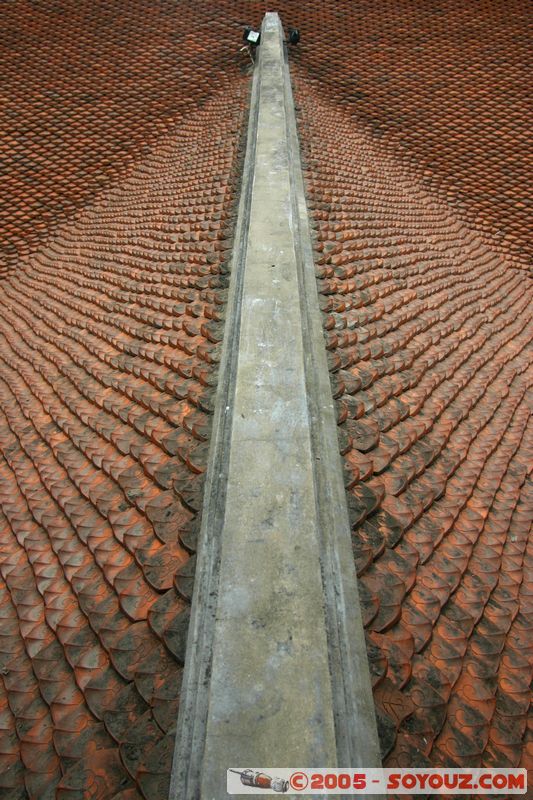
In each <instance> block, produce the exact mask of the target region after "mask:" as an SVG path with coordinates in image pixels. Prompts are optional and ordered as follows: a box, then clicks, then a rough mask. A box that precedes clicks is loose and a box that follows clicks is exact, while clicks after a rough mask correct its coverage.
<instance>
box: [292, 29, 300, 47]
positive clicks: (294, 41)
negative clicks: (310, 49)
mask: <svg viewBox="0 0 533 800" xmlns="http://www.w3.org/2000/svg"><path fill="white" fill-rule="evenodd" d="M299 41H300V31H299V30H298V28H289V44H298V42H299Z"/></svg>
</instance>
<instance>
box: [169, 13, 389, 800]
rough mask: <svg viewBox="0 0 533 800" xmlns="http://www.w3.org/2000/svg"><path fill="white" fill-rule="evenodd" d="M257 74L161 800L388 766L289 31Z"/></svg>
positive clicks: (278, 33)
mask: <svg viewBox="0 0 533 800" xmlns="http://www.w3.org/2000/svg"><path fill="white" fill-rule="evenodd" d="M258 52H259V56H258V60H257V63H256V66H255V69H254V77H253V86H252V98H251V107H250V117H249V123H248V139H247V150H246V159H245V164H244V173H243V180H242V188H241V198H240V205H239V215H238V220H237V229H236V235H235V248H234V252H233V258H232V272H231V286H230V296H229V301H228V308H227V315H226V330H225V336H224V344H223V352H222V360H221V368H220V379H219V386H218V390H217V398H216V406H215V414H214V422H213V432H212V438H211V447H210V456H209V466H208V471H207V480H206V488H205V495H204V505H203V510H202V529H201V535H200V547H199V553H198V563H197V571H196V578H195V590H194V596H193V606H192V618H191V624H190V629H189V639H188V645H187V659H186V665H185V673H184V680H183V686H182V692H181V698H180V712H179V718H178V730H177V735H176V748H175V754H174V765H173V772H172V780H171V790H170V797H171V798H172V800H221V798H223V797H225V796H227V794H226V770H227V769H228V768H231V767H240V768H246V767H250V768H264V767H267V766H269V765H271V766H275V767H335V766H341V767H367V768H370V767H377V766H380V765H381V761H380V755H379V744H378V736H377V729H376V720H375V714H374V704H373V699H372V691H371V684H370V676H369V670H368V663H367V654H366V646H365V638H364V633H363V627H362V622H361V614H360V608H359V598H358V593H357V582H356V575H355V568H354V563H353V557H352V550H351V544H350V526H349V522H348V512H347V507H346V498H345V491H344V483H343V477H342V470H341V463H340V456H339V448H338V440H337V432H336V422H335V415H334V406H333V399H332V393H331V388H330V382H329V374H328V369H327V360H326V350H325V346H324V338H323V332H322V325H321V317H320V311H319V306H318V296H317V288H316V279H315V273H314V264H313V256H312V249H311V239H310V231H309V223H308V217H307V207H306V202H305V195H304V187H303V178H302V171H301V164H300V155H299V143H298V136H297V131H296V119H295V113H294V103H293V98H292V90H291V84H290V76H289V69H288V64H287V58H286V52H285V47H284V37H283V30H282V26H281V22H280V19H279V17H278V15H277V14H275V13H268V14H266V16H265V18H264V21H263V24H262V28H261V45H260V47H259V48H258Z"/></svg>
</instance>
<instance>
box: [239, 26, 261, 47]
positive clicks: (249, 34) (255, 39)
mask: <svg viewBox="0 0 533 800" xmlns="http://www.w3.org/2000/svg"><path fill="white" fill-rule="evenodd" d="M242 38H243V40H244V41H245V42H246V44H247V45H251V46H252V47H257V45H258V44H259V41H260V39H261V31H256V30H254V29H253V28H250V26H249V25H247V26H246V28H245V29H244V33H243V35H242Z"/></svg>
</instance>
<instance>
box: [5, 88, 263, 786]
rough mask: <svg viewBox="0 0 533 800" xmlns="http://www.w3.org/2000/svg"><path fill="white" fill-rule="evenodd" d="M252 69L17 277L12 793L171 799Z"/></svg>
mask: <svg viewBox="0 0 533 800" xmlns="http://www.w3.org/2000/svg"><path fill="white" fill-rule="evenodd" d="M247 97H248V79H247V78H246V77H244V76H243V77H240V78H239V79H238V80H237V81H236V82H235V84H234V86H233V88H232V90H231V92H228V91H227V90H224V92H223V93H218V94H216V95H214V96H213V97H212V98H211V99H210V100H208V101H207V102H206V103H205V105H203V107H202V108H201V109H198V110H197V111H196V112H195V113H194V114H191V115H190V117H189V119H188V121H187V122H186V123H184V124H183V125H182V126H181V127H180V128H179V129H178V130H177V131H176V132H175V133H174V135H172V136H166V137H162V138H161V139H160V140H159V142H158V143H157V146H155V147H153V148H152V150H151V152H150V154H148V155H146V156H145V157H144V159H143V160H142V161H141V162H140V163H139V164H137V166H135V167H134V168H133V169H132V171H131V172H130V174H129V175H128V176H127V177H125V178H123V179H122V181H121V182H119V183H118V184H116V185H115V186H114V187H112V188H109V189H107V190H105V191H104V192H103V193H101V194H100V195H99V197H98V199H97V200H95V201H94V202H93V203H92V204H90V205H88V206H87V207H86V208H85V210H83V211H82V212H79V213H78V214H77V215H76V216H75V217H74V218H73V219H71V220H70V221H67V222H64V223H62V224H61V225H60V226H59V227H58V228H56V230H55V233H54V234H53V235H51V236H49V238H48V239H47V240H46V242H45V243H44V244H42V245H41V247H40V248H39V249H38V250H37V251H36V252H35V253H33V255H31V256H28V257H25V258H24V259H23V260H22V261H21V262H19V268H18V270H17V271H16V272H13V273H11V274H9V275H8V276H7V277H6V278H5V279H4V280H3V281H2V283H1V284H0V509H1V511H0V582H1V586H0V618H1V621H0V795H1V796H2V797H3V798H4V797H5V798H6V799H7V798H9V800H15V798H17V799H18V798H35V800H47V798H57V799H58V800H74V799H75V798H85V797H91V798H106V800H107V798H115V800H134V798H141V797H145V798H150V800H151V798H154V797H166V795H167V793H168V780H169V772H170V767H171V758H172V750H173V741H174V732H175V723H176V718H177V712H178V701H179V689H180V680H181V672H182V667H183V663H184V657H185V643H186V636H187V624H188V616H189V604H190V596H191V591H192V577H191V575H192V574H193V563H194V552H195V548H196V532H197V528H198V524H199V517H198V511H199V509H200V504H201V493H202V480H203V473H204V472H205V468H206V462H207V446H208V431H209V424H210V422H209V414H210V411H211V406H212V401H213V386H214V383H215V381H216V371H217V362H218V358H219V346H220V341H221V337H222V324H223V316H224V305H225V298H226V292H227V284H228V255H229V252H230V249H231V234H232V225H233V220H234V215H235V200H236V196H237V191H238V174H239V169H240V166H239V165H240V158H241V146H242V144H241V140H240V137H239V136H238V135H236V133H235V131H241V130H243V129H244V118H245V113H246V105H247Z"/></svg>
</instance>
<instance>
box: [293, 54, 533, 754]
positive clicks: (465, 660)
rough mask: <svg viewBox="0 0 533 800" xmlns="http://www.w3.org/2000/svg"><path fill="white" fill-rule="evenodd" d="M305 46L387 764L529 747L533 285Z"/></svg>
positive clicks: (307, 127)
mask: <svg viewBox="0 0 533 800" xmlns="http://www.w3.org/2000/svg"><path fill="white" fill-rule="evenodd" d="M302 53H303V51H302ZM355 61H357V58H356V59H355ZM298 63H299V65H300V64H301V67H300V66H299V68H298V71H297V79H296V100H297V103H298V104H299V108H300V125H301V135H302V141H303V146H304V157H305V160H306V164H307V169H306V182H307V191H308V202H309V206H310V210H311V216H312V220H313V223H314V226H315V237H316V238H315V256H316V260H317V273H316V274H317V279H318V281H317V284H318V290H319V292H320V293H321V295H322V309H323V311H324V317H323V320H324V329H325V332H326V347H328V349H329V357H330V361H329V363H330V370H331V380H332V391H333V395H334V397H335V398H336V403H337V408H338V409H339V410H340V411H338V413H337V421H338V426H339V428H338V430H339V442H340V451H341V453H342V455H343V459H344V463H345V476H346V480H345V483H346V488H347V499H348V508H349V511H350V521H351V524H352V530H353V551H354V557H355V561H356V566H357V570H358V575H359V581H360V583H359V586H360V595H361V603H362V611H363V620H364V624H365V626H366V627H367V631H368V645H369V646H368V654H369V662H370V667H371V673H372V676H373V684H374V693H375V702H376V712H377V717H378V727H379V733H380V738H381V745H382V752H383V756H384V758H385V765H386V766H389V765H390V766H393V765H396V764H397V765H410V766H412V765H417V764H419V765H424V764H426V765H429V764H432V765H439V764H448V765H456V766H471V765H476V766H477V765H482V764H484V765H486V766H493V765H496V764H500V763H501V764H503V763H505V764H518V763H519V762H520V753H524V759H525V763H526V764H527V763H529V761H528V755H527V753H528V750H527V745H528V738H527V734H526V719H527V715H528V711H529V699H530V698H529V695H528V693H527V688H526V687H527V686H528V685H529V681H530V679H531V675H532V674H533V660H532V659H531V653H529V652H528V651H527V642H528V637H529V633H528V628H527V622H526V620H527V619H528V613H529V612H530V610H531V603H530V596H531V595H530V586H529V584H528V583H527V578H526V574H527V565H526V560H525V558H526V552H527V550H526V542H527V540H528V533H529V529H530V524H531V517H527V512H526V510H525V506H524V504H528V503H529V504H530V497H531V495H530V493H528V488H529V487H528V484H527V469H526V467H525V465H526V463H527V458H528V456H530V453H531V439H530V437H529V436H528V434H527V423H528V416H529V414H530V407H529V405H528V395H527V392H528V389H529V387H530V386H531V381H532V379H533V370H532V369H531V366H530V355H529V354H528V350H527V348H528V345H529V344H530V341H531V330H532V328H531V307H532V305H531V300H532V298H531V292H530V288H531V287H529V286H528V285H527V283H525V281H524V273H522V272H520V271H519V270H516V269H515V266H516V261H514V260H513V259H512V258H509V257H507V256H505V255H502V254H501V253H500V252H498V251H497V250H496V249H494V248H492V249H491V247H490V246H489V244H488V241H487V240H484V238H483V235H482V234H480V233H478V232H477V231H475V230H474V229H473V228H472V227H470V226H469V224H468V221H467V220H468V215H466V217H465V216H462V215H461V216H459V215H458V214H457V210H456V209H455V208H454V207H453V204H451V205H450V203H449V200H450V198H449V197H447V196H446V195H443V194H442V192H439V190H438V187H431V186H427V185H426V183H425V182H424V181H423V180H419V179H417V178H416V170H415V172H413V171H412V163H411V162H409V161H406V160H405V153H403V152H402V150H401V149H399V150H398V152H397V154H394V153H393V152H391V149H390V147H389V145H388V144H387V142H385V141H382V140H378V139H376V137H375V132H374V133H373V132H372V131H371V130H369V129H368V128H367V127H366V126H365V125H364V124H362V122H361V117H360V115H359V116H358V114H357V112H356V109H355V108H352V104H351V103H348V107H347V108H345V109H343V108H340V107H339V103H338V102H337V103H335V102H334V101H328V100H327V99H325V97H324V94H323V92H322V89H320V88H319V87H318V86H317V84H316V82H314V81H313V80H310V79H309V75H306V73H305V70H304V69H303V65H304V61H303V55H300V57H299V61H298ZM341 74H342V75H343V76H344V78H343V79H344V80H345V84H344V85H345V86H348V85H349V82H350V78H349V77H348V75H347V74H346V73H345V72H344V73H342V72H341ZM336 198H338V199H336ZM333 239H334V241H333ZM374 320H377V322H374ZM378 325H379V328H378ZM528 507H529V506H528ZM515 537H516V538H515ZM518 653H520V654H521V657H520V661H519V662H517V668H516V670H515V673H514V674H515V675H516V681H513V680H508V679H507V675H508V673H509V668H508V666H507V665H509V663H510V661H509V658H510V659H511V660H512V659H513V658H515V657H517V656H518ZM526 653H527V655H526ZM507 654H509V656H508V655H507ZM389 686H390V687H391V693H390V694H387V692H388V689H387V688H386V687H389ZM392 688H393V689H394V693H392ZM522 690H523V693H522ZM384 692H385V693H386V694H387V696H388V697H390V698H392V697H394V698H396V699H395V700H394V701H391V702H390V703H387V702H384V699H383V698H384ZM404 707H405V710H403V709H404ZM503 708H507V709H508V710H509V713H508V714H507V715H502V713H501V709H503ZM398 709H402V710H401V712H400V713H398ZM511 709H512V712H511ZM511 714H512V720H511ZM500 758H501V762H499V761H498V759H500Z"/></svg>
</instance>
